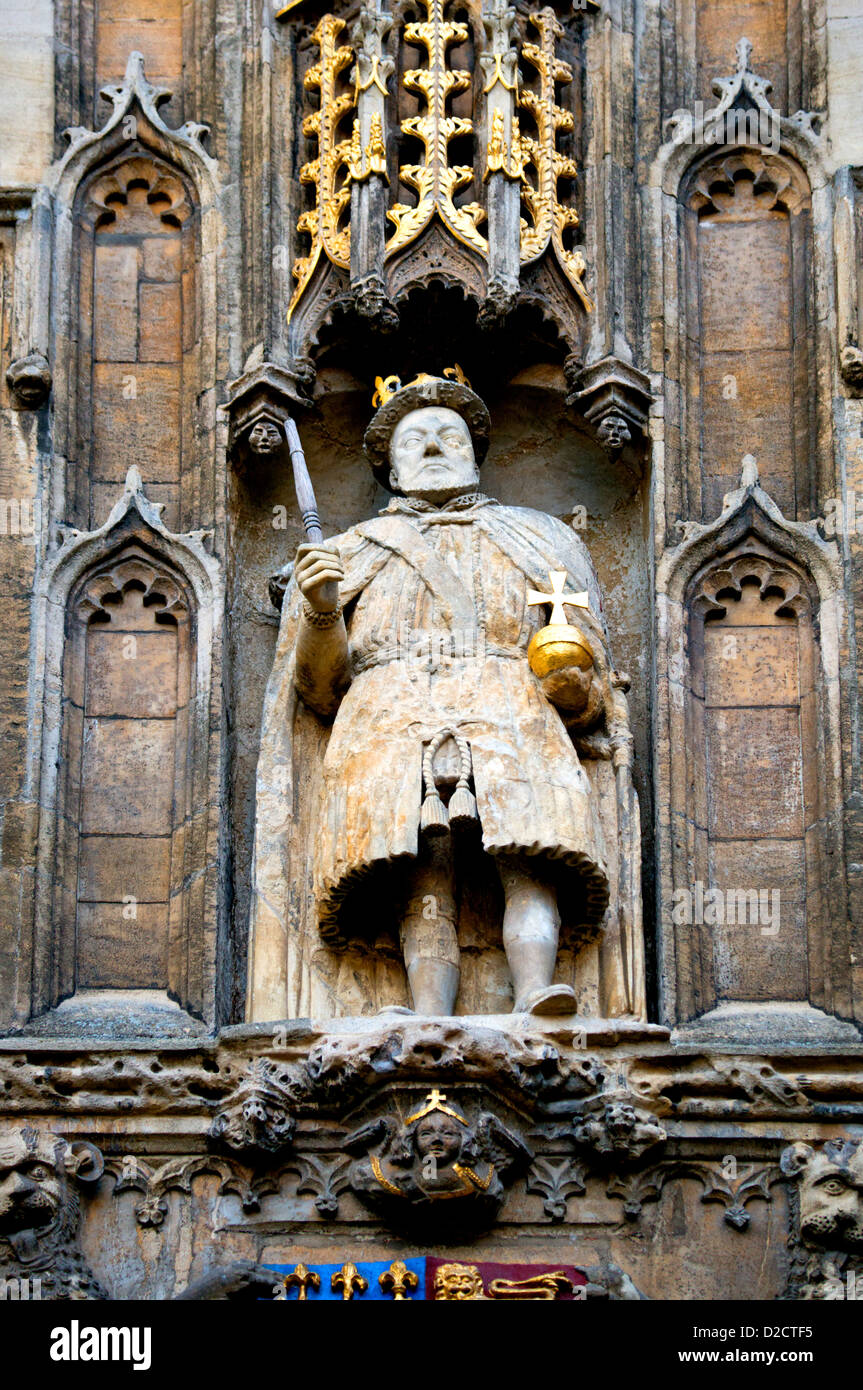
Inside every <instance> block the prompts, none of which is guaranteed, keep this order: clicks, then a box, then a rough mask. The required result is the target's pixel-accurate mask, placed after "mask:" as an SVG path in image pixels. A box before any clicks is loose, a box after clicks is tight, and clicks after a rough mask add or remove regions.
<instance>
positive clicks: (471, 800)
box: [449, 780, 479, 827]
mask: <svg viewBox="0 0 863 1390" xmlns="http://www.w3.org/2000/svg"><path fill="white" fill-rule="evenodd" d="M478 819H479V817H478V815H477V809H476V797H475V796H474V794H473V792H472V791H471V789H470V787H469V786H468V784H467V782H466V781H461V780H460V781H459V783H458V785H457V787H456V789H455V791H454V792H453V794H452V796H451V797H450V803H449V820H450V825H454V826H458V827H464V826H468V825H470V824H471V823H472V822H473V821H475V820H478Z"/></svg>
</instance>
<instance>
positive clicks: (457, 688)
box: [249, 369, 626, 1019]
mask: <svg viewBox="0 0 863 1390" xmlns="http://www.w3.org/2000/svg"><path fill="white" fill-rule="evenodd" d="M375 403H376V405H377V407H378V408H377V412H376V414H375V415H374V418H373V420H372V422H371V424H370V426H369V428H368V430H367V433H366V436H365V449H366V454H367V455H368V457H369V459H370V461H371V464H372V466H373V468H374V469H375V472H376V474H377V476H378V477H379V479H380V480H381V481H382V482H383V483H384V484H385V485H386V486H387V487H388V488H389V489H390V491H391V492H392V494H393V500H392V501H391V502H390V504H389V506H388V507H387V508H386V509H385V511H384V512H383V513H382V514H380V515H379V516H377V517H376V518H374V519H373V520H371V521H367V522H363V523H361V524H359V525H356V526H353V527H352V528H351V529H350V530H348V531H347V532H345V533H344V534H343V535H341V536H337V537H335V538H334V539H332V540H327V541H325V542H323V543H320V544H311V545H302V546H300V548H299V550H298V552H297V557H296V561H295V564H294V566H293V572H292V575H291V576H290V579H289V582H288V584H287V590H286V592H285V596H284V602H283V606H282V621H281V629H280V636H279V645H278V649H277V653H276V658H275V663H274V669H273V675H272V677H271V680H270V685H269V688H268V693H267V699H266V703H265V709H264V720H263V734H262V748H261V757H260V765H259V775H258V786H257V810H256V847H255V871H254V874H255V877H254V885H253V888H254V904H253V917H252V944H251V959H250V1008H249V1016H250V1018H252V1019H263V1018H279V1017H284V1016H287V1015H289V1014H290V1012H291V1011H292V1008H293V1010H294V1011H309V1012H312V1011H313V1010H314V1001H313V1000H312V999H311V996H310V986H309V984H308V972H309V968H310V966H309V960H310V957H311V955H313V953H314V952H313V950H312V949H310V946H309V942H308V933H309V930H311V931H313V932H314V933H317V936H318V941H317V948H318V949H321V948H324V949H325V948H326V947H327V945H329V947H330V949H336V950H338V949H339V944H340V943H341V945H342V946H344V944H345V943H347V942H350V941H351V940H357V939H358V938H364V939H365V940H366V941H367V942H368V941H372V942H373V941H374V940H375V939H376V938H377V937H378V935H379V933H380V931H381V922H382V920H383V919H384V915H385V914H384V907H385V906H386V905H390V906H392V907H394V914H393V916H394V926H393V935H396V934H397V936H398V940H399V942H400V947H401V951H402V953H403V958H404V966H405V970H406V975H407V982H408V986H409V997H410V1000H411V1003H412V1005H413V1009H414V1011H415V1012H416V1013H418V1014H424V1015H451V1014H452V1013H453V1012H454V1010H455V1008H456V999H457V995H458V989H459V956H460V951H459V932H458V927H459V923H458V904H459V900H460V896H461V888H462V885H460V883H459V881H458V879H459V874H458V865H459V863H460V854H459V852H458V842H459V841H464V840H465V839H467V840H469V839H470V837H471V836H473V837H474V844H475V845H476V847H477V852H479V853H483V854H485V855H487V856H490V858H491V861H492V863H493V864H494V866H495V868H496V871H497V874H498V875H499V880H500V885H501V888H502V895H501V897H502V902H503V918H502V927H501V931H502V939H503V947H504V951H505V953H506V960H507V963H508V966H509V970H510V972H511V976H512V984H513V997H514V1010H515V1012H517V1013H533V1014H572V1013H573V1012H574V1011H575V996H574V993H573V989H572V987H571V986H570V985H568V984H566V983H562V982H560V981H558V982H555V963H556V958H557V952H558V937H559V933H560V922H561V907H562V905H565V906H566V915H567V919H568V920H570V921H573V922H575V923H577V924H578V929H577V930H578V931H580V932H582V933H583V936H584V939H586V940H587V939H589V938H590V936H591V934H592V935H593V936H594V937H595V936H596V933H597V931H598V930H599V928H600V924H601V922H602V919H603V917H604V914H605V913H606V908H607V905H608V901H609V868H608V863H607V854H606V847H605V844H604V836H603V825H602V819H601V816H600V815H599V813H598V808H597V804H596V802H597V798H596V794H595V793H594V792H593V791H592V788H591V782H590V779H589V778H588V776H587V775H586V772H585V769H584V767H583V765H582V762H581V760H580V758H579V755H578V753H577V751H576V747H575V745H574V742H573V738H574V736H576V735H580V734H588V735H589V731H590V730H591V729H593V728H595V727H596V726H597V725H599V724H601V723H603V721H604V727H605V728H606V729H607V728H608V727H610V726H611V725H612V724H613V723H614V721H615V719H617V720H618V724H619V723H620V701H621V700H622V701H623V706H624V710H625V704H626V702H625V699H624V698H623V697H622V696H621V695H620V694H619V689H618V688H616V687H615V677H614V672H613V669H612V666H611V662H610V659H609V655H608V644H607V635H606V632H605V625H604V621H603V618H602V606H601V598H600V592H599V585H598V583H597V579H596V575H595V572H594V569H593V565H592V563H591V560H590V556H589V555H588V552H587V549H586V547H585V546H584V544H583V543H582V541H581V540H580V539H579V537H578V536H577V535H576V534H575V533H574V531H573V530H572V529H571V528H570V527H569V526H567V525H566V524H565V523H564V522H562V521H560V520H558V519H557V518H555V517H552V516H548V515H546V514H544V513H542V512H539V511H533V510H531V509H529V508H523V507H510V506H504V505H502V504H500V503H498V502H496V501H495V500H494V499H492V498H490V497H487V496H485V495H483V493H482V492H481V491H480V490H479V472H478V464H479V462H481V460H482V458H483V457H484V454H485V452H486V449H487V447H488V439H489V428H490V423H489V415H488V411H487V409H486V407H485V404H484V403H483V401H482V400H481V399H480V398H479V397H478V396H477V395H476V394H475V393H474V392H473V391H472V390H471V388H470V386H469V385H468V383H467V382H466V381H465V380H464V378H463V376H462V374H461V372H460V371H459V370H458V369H453V375H452V376H447V377H427V376H420V377H418V378H417V379H416V380H415V381H412V382H411V383H409V384H408V385H406V386H401V384H400V383H399V381H398V379H397V378H388V379H387V380H386V381H385V382H384V381H380V380H379V382H378V392H377V393H376V398H375ZM548 618H550V620H551V621H550V623H547V622H545V621H544V620H546V619H548ZM567 624H569V626H566V625H567ZM546 637H550V639H551V640H550V641H548V642H545V638H546ZM561 638H562V639H563V640H562V641H560V640H555V639H561ZM618 686H619V683H618ZM298 708H304V709H305V711H306V716H307V718H312V719H313V722H314V723H315V726H316V733H315V735H314V736H313V737H312V739H311V741H309V739H308V737H307V741H306V745H305V748H306V752H305V753H303V752H301V751H300V749H299V746H298V740H297V736H296V732H295V729H296V715H297V710H298ZM310 711H311V712H312V713H311V714H309V712H310ZM623 719H624V722H625V714H624V716H623ZM609 756H610V755H609ZM612 785H613V784H612ZM310 807H313V810H312V811H311V813H310ZM301 822H302V827H303V828H302V832H301ZM298 840H302V841H303V843H301V844H300V843H297V841H298ZM454 851H455V852H454ZM615 862H617V861H616V860H615ZM309 923H311V927H310V926H309ZM576 934H577V933H576ZM286 1000H287V1001H288V1003H287V1004H286V1003H285V1002H284V1001H286ZM347 1012H350V1010H347Z"/></svg>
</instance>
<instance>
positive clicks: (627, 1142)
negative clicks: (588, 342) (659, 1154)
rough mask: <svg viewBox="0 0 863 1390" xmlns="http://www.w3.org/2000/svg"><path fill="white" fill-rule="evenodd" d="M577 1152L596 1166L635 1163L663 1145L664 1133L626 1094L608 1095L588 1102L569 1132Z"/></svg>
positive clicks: (648, 1114)
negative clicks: (592, 1161)
mask: <svg viewBox="0 0 863 1390" xmlns="http://www.w3.org/2000/svg"><path fill="white" fill-rule="evenodd" d="M572 1137H573V1141H574V1143H575V1145H576V1148H578V1149H580V1150H581V1151H582V1152H583V1153H586V1154H589V1155H590V1156H591V1157H592V1158H593V1159H594V1160H595V1161H596V1162H598V1163H603V1162H614V1163H618V1164H619V1163H637V1162H638V1161H639V1160H640V1159H641V1158H643V1157H644V1155H645V1154H646V1153H648V1152H649V1151H650V1150H651V1149H654V1148H657V1147H658V1146H659V1145H660V1144H663V1143H664V1142H665V1139H666V1133H665V1130H664V1129H663V1127H662V1125H660V1124H659V1123H658V1122H657V1120H656V1119H655V1118H654V1116H653V1115H651V1114H650V1113H649V1111H646V1110H642V1109H639V1108H638V1107H637V1106H636V1105H635V1104H634V1101H633V1097H632V1096H631V1095H629V1093H628V1092H625V1091H621V1092H611V1093H606V1094H604V1095H601V1096H599V1097H597V1098H596V1099H595V1100H591V1101H588V1102H587V1104H586V1105H585V1109H584V1113H583V1114H582V1116H581V1118H580V1119H578V1120H576V1122H575V1124H574V1125H573V1131H572Z"/></svg>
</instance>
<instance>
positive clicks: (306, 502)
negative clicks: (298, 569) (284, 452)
mask: <svg viewBox="0 0 863 1390" xmlns="http://www.w3.org/2000/svg"><path fill="white" fill-rule="evenodd" d="M285 436H286V438H287V441H288V449H289V451H290V455H291V467H292V468H293V470H294V487H295V489H296V493H297V506H298V507H299V509H300V516H301V517H302V519H303V529H304V531H305V533H306V540H307V541H308V542H309V543H310V544H311V545H320V543H321V541H322V540H323V539H324V533H323V531H322V530H321V522H320V518H319V516H318V503H317V499H316V497H315V490H314V488H313V487H312V480H311V478H310V477H309V470H308V467H307V465H306V456H305V454H304V453H303V446H302V444H301V443H300V436H299V433H298V431H297V427H296V425H295V424H294V422H293V420H292V419H291V418H288V419H287V420H286V421H285Z"/></svg>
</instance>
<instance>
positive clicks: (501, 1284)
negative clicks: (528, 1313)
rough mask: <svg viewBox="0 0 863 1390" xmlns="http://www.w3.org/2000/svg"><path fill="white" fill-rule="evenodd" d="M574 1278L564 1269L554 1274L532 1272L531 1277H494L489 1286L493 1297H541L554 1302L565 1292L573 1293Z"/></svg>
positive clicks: (545, 1300) (490, 1294) (543, 1299)
mask: <svg viewBox="0 0 863 1390" xmlns="http://www.w3.org/2000/svg"><path fill="white" fill-rule="evenodd" d="M572 1289H573V1284H572V1280H571V1279H569V1278H568V1277H567V1275H566V1274H564V1272H563V1270H562V1269H558V1270H555V1271H554V1273H552V1274H532V1275H531V1276H530V1278H529V1279H492V1281H491V1283H490V1284H489V1286H488V1292H489V1296H490V1297H491V1298H503V1299H515V1298H517V1299H525V1298H529V1299H541V1300H542V1301H544V1302H548V1303H550V1302H552V1301H553V1300H556V1299H558V1298H560V1296H561V1294H563V1293H572Z"/></svg>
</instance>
